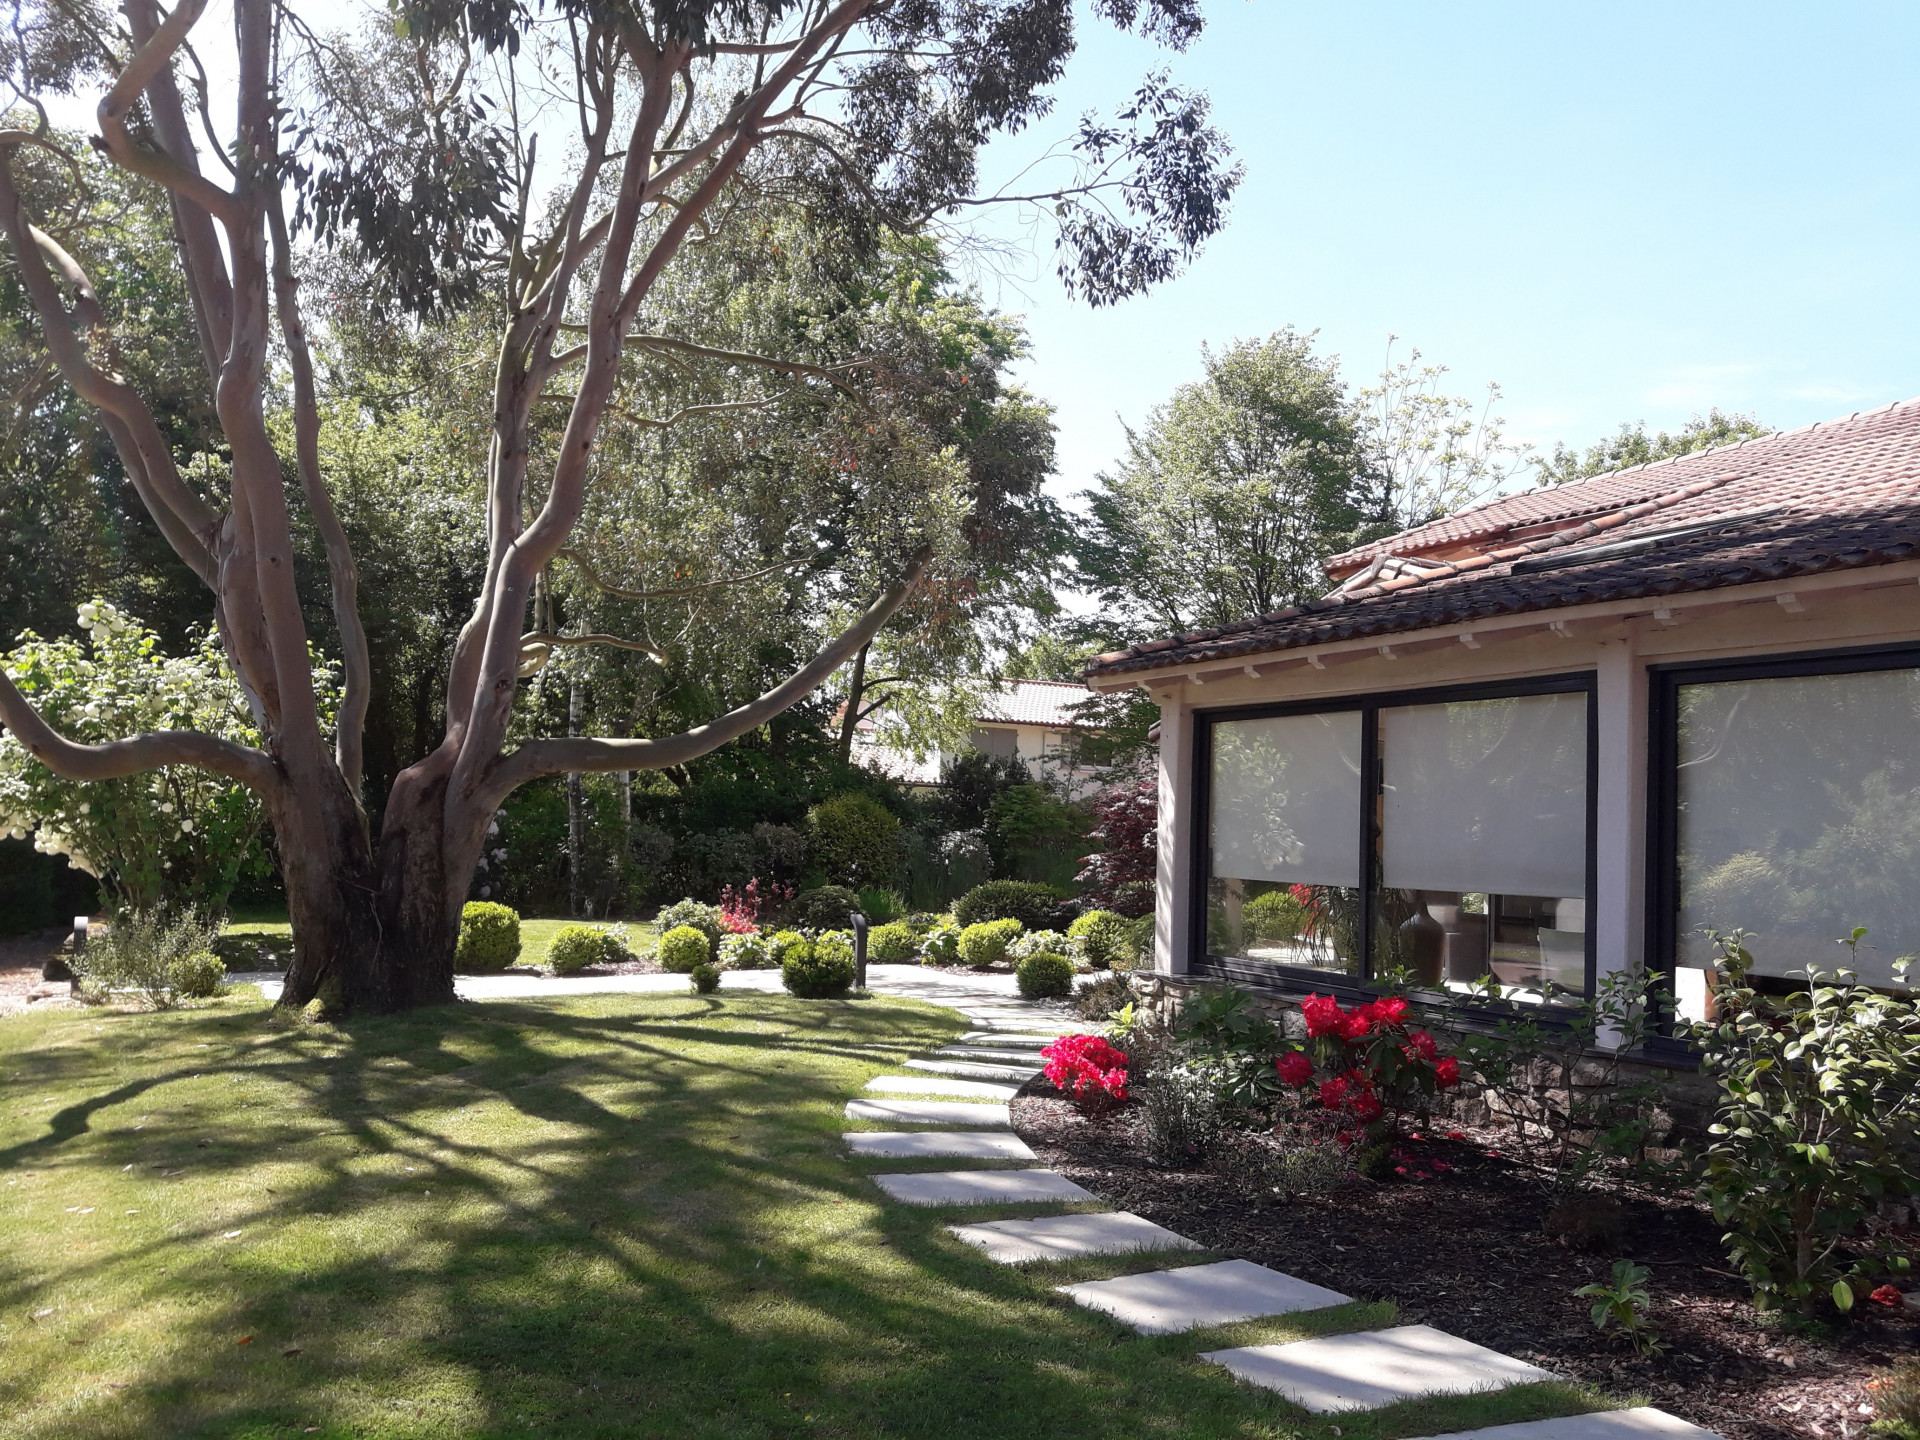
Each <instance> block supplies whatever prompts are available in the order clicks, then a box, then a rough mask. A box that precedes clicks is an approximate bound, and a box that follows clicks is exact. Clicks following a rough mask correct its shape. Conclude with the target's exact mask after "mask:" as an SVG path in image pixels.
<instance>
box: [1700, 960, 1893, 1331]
mask: <svg viewBox="0 0 1920 1440" xmlns="http://www.w3.org/2000/svg"><path fill="white" fill-rule="evenodd" d="M1865 935H1866V932H1865V931H1864V930H1855V931H1854V932H1853V933H1852V934H1851V935H1850V936H1849V937H1848V938H1847V939H1846V940H1845V941H1844V942H1843V943H1844V944H1846V946H1847V947H1848V949H1849V951H1854V950H1857V948H1858V947H1859V944H1860V942H1861V940H1862V939H1864V938H1865ZM1743 938H1744V937H1743V936H1742V935H1741V934H1740V933H1739V932H1738V931H1736V932H1734V933H1733V934H1731V935H1719V934H1714V935H1713V936H1712V939H1713V942H1714V944H1715V946H1716V948H1717V950H1718V952H1719V959H1718V968H1719V971H1720V977H1721V983H1720V984H1719V985H1718V986H1717V987H1716V991H1715V996H1716V1005H1715V1008H1716V1012H1717V1013H1716V1016H1715V1018H1713V1019H1710V1020H1708V1021H1706V1022H1705V1023H1703V1024H1700V1025H1697V1026H1695V1027H1694V1044H1695V1045H1696V1046H1697V1047H1698V1048H1699V1050H1700V1052H1701V1070H1702V1073H1704V1074H1706V1075H1707V1076H1709V1077H1711V1078H1712V1079H1713V1080H1714V1081H1715V1083H1716V1084H1717V1085H1718V1086H1719V1090H1720V1103H1719V1108H1718V1111H1717V1113H1716V1115H1715V1118H1714V1123H1713V1125H1712V1126H1711V1127H1710V1132H1711V1134H1712V1135H1713V1137H1714V1138H1713V1141H1712V1143H1711V1144H1710V1145H1709V1146H1708V1148H1707V1153H1706V1175H1705V1178H1704V1180H1703V1181H1702V1183H1701V1196H1702V1198H1703V1199H1705V1200H1706V1201H1707V1203H1708V1204H1710V1205H1711V1206H1712V1207H1713V1213H1714V1217H1715V1218H1716V1219H1718V1220H1719V1221H1720V1222H1721V1223H1722V1224H1724V1225H1726V1226H1727V1227H1728V1230H1727V1233H1726V1235H1725V1236H1724V1237H1723V1238H1724V1242H1725V1244H1726V1247H1727V1254H1728V1256H1729V1258H1730V1259H1731V1260H1732V1261H1733V1263H1734V1265H1735V1267H1736V1268H1738V1269H1739V1271H1740V1273H1741V1274H1743V1275H1744V1276H1746V1278H1747V1282H1748V1283H1749V1284H1750V1285H1751V1286H1752V1287H1753V1293H1754V1300H1755V1303H1756V1304H1758V1305H1760V1306H1762V1307H1763V1308H1772V1307H1775V1306H1791V1307H1792V1308H1794V1309H1796V1310H1799V1311H1801V1312H1803V1313H1811V1312H1812V1311H1813V1310H1814V1309H1815V1307H1816V1306H1817V1305H1818V1304H1819V1303H1820V1301H1821V1299H1822V1298H1823V1297H1827V1296H1831V1297H1832V1299H1833V1301H1834V1303H1835V1304H1836V1305H1838V1306H1839V1307H1840V1308H1841V1309H1842V1310H1845V1309H1849V1308H1851V1306H1852V1304H1853V1299H1854V1284H1853V1281H1854V1280H1855V1279H1856V1278H1857V1277H1858V1276H1860V1275H1861V1274H1862V1273H1871V1272H1872V1270H1873V1269H1874V1268H1876V1267H1874V1266H1873V1265H1872V1263H1871V1259H1867V1260H1862V1261H1861V1262H1859V1263H1858V1264H1857V1265H1856V1266H1855V1267H1853V1269H1852V1270H1851V1271H1843V1269H1842V1266H1841V1263H1840V1262H1841V1255H1842V1252H1843V1251H1845V1250H1847V1249H1849V1248H1853V1249H1855V1250H1858V1249H1859V1248H1861V1246H1862V1243H1863V1242H1862V1241H1861V1240H1860V1238H1859V1232H1860V1229H1861V1226H1862V1224H1863V1222H1864V1221H1865V1220H1866V1218H1867V1217H1868V1216H1869V1215H1870V1214H1872V1213H1873V1212H1874V1210H1875V1209H1876V1207H1877V1206H1878V1205H1879V1204H1880V1203H1881V1202H1882V1201H1883V1200H1887V1199H1891V1198H1894V1197H1897V1196H1900V1195H1905V1194H1909V1193H1911V1192H1912V1191H1913V1189H1914V1188H1915V1185H1916V1182H1917V1181H1920V1176H1916V1174H1915V1171H1914V1168H1913V1162H1912V1158H1911V1155H1910V1153H1909V1151H1908V1149H1907V1146H1908V1145H1909V1144H1910V1140H1911V1135H1912V1127H1913V1122H1914V1118H1915V1116H1916V1114H1920V1006H1916V1005H1915V1003H1914V1002H1913V1001H1912V1000H1910V999H1907V998H1904V997H1895V996H1892V995H1883V994H1878V993H1876V992H1874V991H1872V990H1869V989H1867V988H1866V987H1865V986H1863V985H1860V984H1858V983H1857V982H1856V980H1855V979H1854V975H1853V972H1851V971H1849V970H1841V971H1838V972H1827V971H1820V970H1814V969H1811V968H1809V969H1808V971H1807V972H1806V979H1807V988H1806V989H1804V990H1797V991H1795V992H1793V993H1792V994H1790V995H1785V996H1771V995H1764V994H1762V993H1760V992H1759V991H1758V990H1756V989H1754V988H1753V987H1752V986H1751V985H1750V984H1749V983H1748V973H1749V971H1750V970H1751V968H1752V965H1753V957H1752V956H1751V955H1749V954H1748V953H1747V950H1746V947H1745V945H1744V944H1743ZM1908 965H1909V961H1908V960H1905V959H1903V960H1899V961H1896V962H1895V966H1894V969H1895V973H1896V975H1897V976H1899V977H1900V978H1901V980H1902V981H1903V982H1904V979H1905V975H1906V972H1907V968H1908ZM1888 1263H1889V1264H1891V1260H1889V1262H1888Z"/></svg>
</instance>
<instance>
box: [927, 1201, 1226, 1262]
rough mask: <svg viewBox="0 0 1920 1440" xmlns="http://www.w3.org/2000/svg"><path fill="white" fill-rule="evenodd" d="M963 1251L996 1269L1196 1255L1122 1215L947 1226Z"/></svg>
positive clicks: (1176, 1239)
mask: <svg viewBox="0 0 1920 1440" xmlns="http://www.w3.org/2000/svg"><path fill="white" fill-rule="evenodd" d="M947 1229H949V1230H951V1231H952V1232H953V1233H954V1234H955V1235H958V1236H959V1237H960V1238H961V1239H962V1240H964V1241H966V1242H967V1244H969V1245H977V1246H979V1247H980V1249H982V1250H984V1251H986V1252H987V1258H988V1259H989V1260H998V1261H999V1262H1000V1263H1001V1264H1002V1265H1024V1264H1026V1263H1028V1262H1029V1261H1033V1260H1072V1259H1075V1258H1077V1257H1079V1256H1082V1255H1129V1254H1133V1253H1135V1252H1136V1251H1141V1250H1198V1249H1200V1248H1201V1247H1200V1246H1199V1245H1197V1244H1195V1243H1194V1242H1193V1241H1191V1240H1189V1239H1187V1237H1186V1236H1184V1235H1176V1234H1174V1233H1173V1231H1171V1230H1167V1229H1163V1228H1162V1227H1161V1226H1158V1225H1156V1224H1154V1223H1153V1222H1152V1221H1151V1220H1147V1219H1144V1218H1142V1217H1141V1216H1139V1215H1132V1214H1129V1213H1127V1212H1126V1211H1124V1210H1122V1211H1120V1212H1118V1213H1117V1214H1111V1215H1106V1214H1103V1215H1049V1216H1047V1217H1046V1218H1045V1219H1044V1220H991V1221H987V1222H986V1223H984V1224H980V1225H949V1226H948V1227H947Z"/></svg>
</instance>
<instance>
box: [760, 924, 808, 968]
mask: <svg viewBox="0 0 1920 1440" xmlns="http://www.w3.org/2000/svg"><path fill="white" fill-rule="evenodd" d="M812 945H813V942H812V941H811V940H809V939H808V938H807V937H806V936H805V935H803V934H801V933H800V932H799V931H798V930H781V931H779V932H777V933H776V934H775V935H774V937H773V938H772V939H771V940H769V941H768V942H767V960H768V962H769V963H771V964H772V965H774V966H775V967H776V968H782V969H784V968H785V966H786V963H787V961H788V960H790V959H791V958H792V957H793V956H794V955H795V954H797V953H798V952H799V951H801V950H807V949H811V947H812Z"/></svg>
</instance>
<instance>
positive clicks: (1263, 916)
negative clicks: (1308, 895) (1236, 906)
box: [1240, 889, 1308, 945]
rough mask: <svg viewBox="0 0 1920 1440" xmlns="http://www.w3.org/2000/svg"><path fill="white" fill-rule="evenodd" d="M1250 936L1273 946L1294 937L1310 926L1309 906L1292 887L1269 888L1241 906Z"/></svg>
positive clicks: (1241, 916)
mask: <svg viewBox="0 0 1920 1440" xmlns="http://www.w3.org/2000/svg"><path fill="white" fill-rule="evenodd" d="M1240 918H1241V920H1242V922H1243V923H1244V924H1245V925H1246V927H1247V936H1248V938H1249V939H1251V940H1252V941H1253V943H1254V944H1256V945H1272V944H1274V943H1276V942H1284V941H1288V940H1291V939H1293V937H1294V936H1296V935H1298V934H1300V933H1301V932H1302V931H1303V930H1305V929H1306V928H1307V918H1308V917H1307V907H1306V906H1304V905H1302V904H1301V903H1300V901H1299V900H1297V899H1296V898H1295V897H1294V895H1293V893H1292V892H1291V891H1290V890H1286V889H1279V890H1268V891H1266V892H1265V893H1264V894H1260V895H1256V896H1254V897H1253V899H1251V900H1249V901H1247V903H1246V904H1245V905H1243V906H1242V907H1241V909H1240Z"/></svg>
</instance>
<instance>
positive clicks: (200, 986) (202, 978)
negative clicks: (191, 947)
mask: <svg viewBox="0 0 1920 1440" xmlns="http://www.w3.org/2000/svg"><path fill="white" fill-rule="evenodd" d="M226 978H227V962H226V961H224V960H222V959H221V958H220V957H219V956H218V955H216V954H214V953H213V952H212V951H211V950H201V951H199V952H198V953H196V954H193V955H183V956H181V957H180V958H179V959H178V960H175V961H174V962H173V963H172V964H171V965H169V966H167V979H168V980H169V981H170V982H172V985H173V989H174V993H175V994H176V995H183V996H185V997H186V998H187V999H189V1000H204V999H206V998H207V997H208V996H209V995H217V994H218V993H219V992H220V985H221V982H222V981H224V980H225V979H226Z"/></svg>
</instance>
